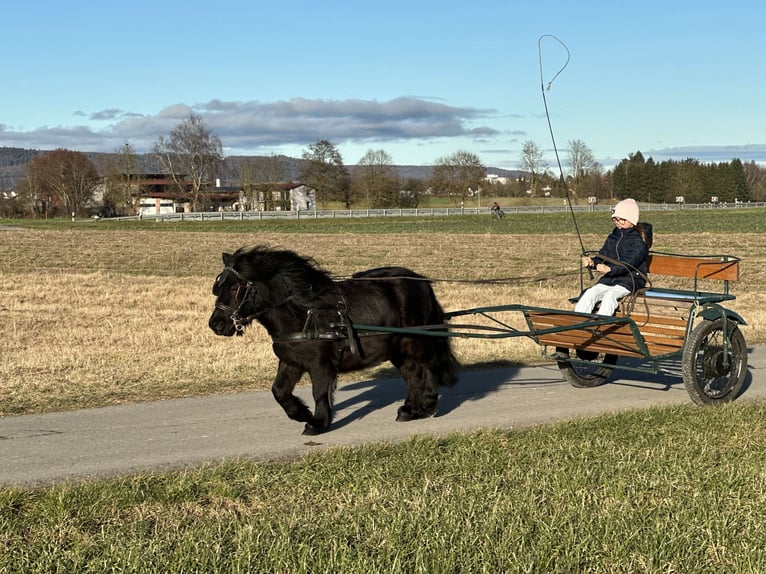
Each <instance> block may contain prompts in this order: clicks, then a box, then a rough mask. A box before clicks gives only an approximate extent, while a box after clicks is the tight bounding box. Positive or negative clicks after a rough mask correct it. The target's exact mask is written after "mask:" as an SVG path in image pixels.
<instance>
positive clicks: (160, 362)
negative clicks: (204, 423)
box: [0, 227, 766, 415]
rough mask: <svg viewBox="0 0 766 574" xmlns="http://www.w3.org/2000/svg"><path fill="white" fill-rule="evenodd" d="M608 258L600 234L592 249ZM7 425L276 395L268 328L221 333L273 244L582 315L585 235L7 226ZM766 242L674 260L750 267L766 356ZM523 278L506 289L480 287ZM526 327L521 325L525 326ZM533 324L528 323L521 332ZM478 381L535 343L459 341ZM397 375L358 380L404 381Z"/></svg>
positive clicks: (696, 240) (338, 263)
mask: <svg viewBox="0 0 766 574" xmlns="http://www.w3.org/2000/svg"><path fill="white" fill-rule="evenodd" d="M584 239H585V241H586V245H596V246H598V245H600V243H601V241H602V238H601V237H600V236H586V237H585V238H584ZM0 243H1V244H2V247H3V248H2V250H0V341H1V342H2V351H0V415H9V414H20V413H34V412H45V411H55V410H68V409H74V408H82V407H95V406H103V405H109V404H115V403H122V402H133V401H144V400H154V399H162V398H170V397H184V396H192V395H204V394H212V393H226V392H233V391H241V390H256V389H267V388H269V387H270V385H271V379H272V377H273V374H274V371H275V368H276V361H275V359H274V357H273V355H272V353H271V349H270V342H269V340H268V337H266V335H265V332H264V331H263V329H262V328H260V327H255V328H251V329H249V330H248V332H247V333H246V335H245V336H244V337H238V338H231V339H226V338H219V337H216V336H215V335H213V333H212V332H211V331H210V330H209V329H208V327H207V320H208V317H209V315H210V312H211V311H212V306H213V302H214V298H213V297H212V295H211V294H210V286H211V284H212V281H213V279H214V277H215V276H216V274H217V273H218V272H219V271H220V268H221V259H220V257H221V252H222V251H225V250H226V251H232V250H234V249H236V248H237V247H240V246H243V245H252V244H255V243H263V244H268V245H272V246H279V247H285V248H289V249H293V250H295V251H297V252H299V253H301V254H304V255H310V256H312V257H314V258H315V259H316V260H317V261H318V262H319V263H320V264H321V265H322V266H323V267H325V268H326V269H327V270H329V271H330V272H332V273H333V274H334V275H337V276H344V275H349V274H351V273H353V272H355V271H359V270H361V269H365V268H369V267H377V266H380V265H389V264H390V265H403V266H407V267H410V268H412V269H414V270H416V271H418V272H419V273H422V274H424V275H427V276H429V277H431V278H434V279H436V280H437V282H436V283H435V285H434V288H435V291H436V294H437V296H438V297H439V299H440V301H441V302H442V304H443V306H444V307H445V308H446V309H447V310H456V309H462V308H469V307H478V306H484V305H494V304H506V303H524V304H530V305H538V306H542V307H553V308H562V307H563V308H567V306H568V303H567V301H566V300H567V298H568V297H569V296H571V295H573V294H575V293H576V292H577V291H578V289H579V274H578V271H577V264H578V259H579V244H578V243H577V239H576V237H575V236H574V235H572V234H548V235H496V234H495V235H489V234H488V235H457V236H456V235H451V234H446V233H445V234H389V235H385V236H381V235H365V234H278V233H236V234H235V233H213V232H211V233H205V232H183V231H178V232H172V233H168V232H165V233H162V232H152V231H116V230H99V229H93V230H68V231H67V230H35V229H11V228H2V227H0ZM762 244H763V236H762V235H761V234H737V235H734V234H725V235H724V234H706V233H699V234H684V235H669V236H667V237H666V238H664V239H663V244H660V245H655V249H658V250H660V251H676V252H681V253H732V254H735V255H738V256H740V257H742V259H743V276H742V280H741V281H740V282H739V283H738V284H737V285H735V286H734V287H733V291H734V293H735V294H736V295H737V297H738V298H737V300H736V301H734V302H733V303H732V304H731V305H729V307H730V308H732V309H733V310H735V311H737V312H739V313H740V314H741V315H742V316H744V317H745V319H746V320H747V321H748V323H749V326H748V327H746V328H745V331H744V332H745V336H746V339H747V342H748V344H749V345H754V344H764V343H766V314H764V311H763V309H764V308H765V307H766V295H765V294H764V288H765V287H766V255H764V253H763V250H762ZM500 278H507V279H508V280H507V281H506V282H502V283H499V284H492V285H486V284H479V283H476V282H474V283H471V281H475V280H480V279H500ZM518 319H520V318H515V317H514V318H512V322H513V321H517V320H518ZM518 325H519V326H521V323H520V322H518ZM456 349H457V352H458V355H459V357H460V359H461V361H462V362H463V363H464V365H465V366H466V367H467V368H471V367H477V366H485V367H486V366H493V365H497V366H499V365H504V364H509V363H518V362H524V363H530V362H534V361H539V360H541V358H540V354H541V349H540V348H539V347H538V346H536V345H535V344H534V343H532V342H531V341H530V340H527V339H526V338H523V337H521V338H509V339H502V340H493V341H488V340H477V339H471V340H459V341H456ZM386 369H387V367H385V366H384V367H382V370H379V371H374V372H369V373H357V374H354V375H349V376H347V377H346V379H345V380H354V379H359V378H361V377H370V376H375V375H376V374H377V375H382V374H386V375H387V374H390V372H389V371H387V370H386Z"/></svg>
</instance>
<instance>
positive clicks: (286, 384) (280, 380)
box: [271, 361, 313, 423]
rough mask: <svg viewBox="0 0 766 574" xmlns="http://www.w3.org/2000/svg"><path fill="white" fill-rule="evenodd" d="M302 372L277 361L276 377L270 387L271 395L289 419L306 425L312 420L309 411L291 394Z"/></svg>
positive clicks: (304, 404) (297, 368)
mask: <svg viewBox="0 0 766 574" xmlns="http://www.w3.org/2000/svg"><path fill="white" fill-rule="evenodd" d="M304 372H305V371H304V370H303V369H301V368H299V367H293V366H290V365H288V364H286V363H285V362H284V361H279V367H277V376H276V377H275V378H274V384H273V385H271V393H272V394H273V395H274V398H275V399H276V401H277V402H278V403H279V404H280V406H281V407H282V408H283V409H284V410H285V413H286V414H287V416H288V417H289V418H291V419H293V420H295V421H299V422H302V423H308V422H310V421H311V420H312V419H313V417H312V415H311V411H310V410H309V408H308V407H307V406H306V403H304V402H303V401H302V400H301V399H299V398H298V397H296V396H295V395H294V394H293V390H294V389H295V385H297V384H298V381H300V379H301V377H302V376H303V373H304Z"/></svg>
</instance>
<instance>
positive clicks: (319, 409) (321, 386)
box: [303, 368, 338, 435]
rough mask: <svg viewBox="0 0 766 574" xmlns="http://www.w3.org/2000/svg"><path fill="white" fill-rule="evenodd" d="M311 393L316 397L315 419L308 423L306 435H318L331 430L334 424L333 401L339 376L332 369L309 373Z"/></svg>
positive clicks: (304, 432)
mask: <svg viewBox="0 0 766 574" xmlns="http://www.w3.org/2000/svg"><path fill="white" fill-rule="evenodd" d="M309 376H310V377H311V391H312V394H313V395H314V418H313V420H312V421H311V422H308V423H306V428H305V429H304V431H303V434H305V435H316V434H320V433H323V432H326V431H327V430H329V429H330V424H331V423H332V415H333V413H332V400H333V393H334V392H335V385H336V382H337V379H338V374H337V373H336V372H335V370H334V369H332V368H319V369H314V370H311V371H309Z"/></svg>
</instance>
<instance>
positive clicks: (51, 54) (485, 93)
mask: <svg viewBox="0 0 766 574" xmlns="http://www.w3.org/2000/svg"><path fill="white" fill-rule="evenodd" d="M2 14H3V17H2V33H1V34H0V47H2V53H3V62H4V65H3V67H2V71H1V72H0V77H2V88H1V89H0V146H14V147H23V148H32V149H55V148H57V147H64V148H68V149H74V150H79V151H104V152H112V151H114V150H116V149H117V148H119V147H121V146H122V145H123V144H124V143H126V142H127V143H130V144H131V145H133V147H134V148H135V149H136V151H139V152H145V151H148V150H149V149H151V147H152V145H153V144H154V143H155V142H156V141H157V138H158V137H159V136H163V135H164V136H167V135H168V134H169V133H170V130H172V128H173V127H174V126H175V125H177V124H178V123H179V122H180V121H182V120H183V119H184V118H185V117H188V115H189V114H190V113H196V114H200V115H201V116H202V117H203V118H204V119H205V122H206V124H207V125H208V127H209V128H210V129H211V130H212V131H213V132H214V133H215V134H216V135H218V136H219V137H220V138H221V141H222V142H223V145H224V151H225V154H226V155H250V154H259V155H260V154H262V155H269V154H286V155H290V156H294V157H300V155H301V153H302V151H303V150H304V149H306V148H307V147H308V145H310V144H311V143H314V142H315V141H317V140H319V139H328V140H330V141H332V142H333V143H334V144H335V145H336V146H337V147H338V149H339V150H340V152H341V154H342V155H343V159H344V161H345V163H347V164H355V163H357V162H358V161H359V160H360V159H361V157H362V156H363V155H364V154H365V152H366V151H368V150H370V149H374V150H380V149H382V150H385V151H386V152H388V153H389V155H391V157H392V160H393V162H394V163H396V164H414V165H429V164H432V163H434V162H435V161H436V160H437V159H439V158H442V157H445V156H448V155H451V154H453V153H455V152H456V151H461V150H465V151H469V152H472V153H475V154H476V155H478V156H479V157H480V158H481V160H482V161H483V162H484V164H485V165H487V166H495V167H503V168H507V169H515V168H518V166H519V160H520V157H521V148H522V145H523V143H524V142H525V141H528V140H531V141H534V142H535V143H537V144H538V146H540V148H541V149H543V150H545V154H546V159H547V161H548V162H549V163H550V164H551V165H552V166H553V165H554V161H555V157H554V156H553V154H552V145H551V137H550V133H549V131H548V124H547V121H546V119H545V115H544V111H545V108H544V102H543V96H542V86H541V77H540V67H539V59H538V42H539V39H540V38H541V37H542V36H545V35H553V36H556V37H557V38H559V39H560V40H561V41H562V42H564V43H565V44H566V46H567V47H568V49H569V51H570V54H571V60H570V62H569V64H568V66H567V67H566V68H565V69H564V70H563V72H562V73H561V74H560V75H559V76H558V77H557V78H556V80H555V81H554V82H553V84H552V86H551V88H550V90H549V91H547V92H546V98H547V102H548V107H549V110H550V113H551V122H552V126H553V130H554V135H555V140H556V143H557V145H558V147H559V152H560V154H561V155H562V161H564V160H565V156H566V151H565V150H566V147H567V144H568V142H569V141H571V140H575V139H579V140H582V141H583V142H584V143H585V144H586V145H587V146H588V147H589V148H590V149H591V150H592V151H593V153H594V155H595V156H596V158H597V159H598V161H600V162H601V163H602V164H603V165H605V166H606V167H610V166H612V165H614V164H615V163H617V162H619V161H620V159H622V158H623V157H627V156H628V155H629V154H630V153H633V152H635V151H637V150H640V151H641V152H642V153H643V154H644V155H645V156H652V157H654V158H655V159H656V160H658V161H661V160H663V159H667V158H675V159H686V158H689V157H693V158H697V159H699V160H701V161H703V162H705V163H707V162H714V161H716V162H717V161H729V160H731V159H732V158H734V157H737V158H740V159H742V160H743V161H750V160H754V161H756V162H766V119H764V118H765V117H766V116H765V115H764V114H763V105H764V97H765V96H766V89H764V82H765V81H766V75H765V74H764V67H765V65H764V62H765V61H766V33H764V31H763V26H764V23H766V4H763V3H760V2H753V1H752V0H748V1H744V0H729V1H728V2H721V1H716V2H711V1H708V0H696V1H687V0H679V1H675V2H674V1H671V0H663V1H658V0H649V1H645V2H611V1H610V2H607V1H584V2H573V1H571V0H567V1H564V0H556V1H554V0H538V1H536V2H529V1H525V2H521V1H519V2H517V1H513V0H472V1H470V2H466V1H463V2H454V1H452V0H438V1H437V0H434V1H431V0H409V1H402V0H387V1H386V2H361V1H359V0H325V1H324V2H317V1H308V0H295V1H292V2H291V1H286V0H218V1H216V2H202V1H199V0H184V1H176V0H172V1H163V0H152V1H151V2H150V1H146V0H133V1H131V2H117V1H114V0H102V1H101V2H92V1H91V0H87V1H85V0H71V1H68V2H60V1H55V2H53V1H49V0H43V1H41V2H12V3H8V4H6V5H4V6H3V8H2ZM565 59H566V52H565V50H564V49H563V48H562V47H561V46H560V45H559V44H558V43H557V42H556V41H554V40H551V39H545V40H543V41H542V61H543V83H547V81H548V80H550V79H551V78H552V77H553V76H554V74H555V73H556V72H557V71H558V70H559V69H560V68H561V66H562V65H563V64H564V62H565Z"/></svg>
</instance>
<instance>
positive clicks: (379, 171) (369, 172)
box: [354, 149, 399, 208]
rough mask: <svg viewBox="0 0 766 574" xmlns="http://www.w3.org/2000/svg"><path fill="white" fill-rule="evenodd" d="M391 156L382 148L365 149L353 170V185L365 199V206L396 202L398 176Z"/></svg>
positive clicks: (372, 206) (382, 205)
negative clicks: (365, 151)
mask: <svg viewBox="0 0 766 574" xmlns="http://www.w3.org/2000/svg"><path fill="white" fill-rule="evenodd" d="M392 161H393V160H392V159H391V156H390V155H388V153H386V152H385V151H384V150H382V149H379V150H372V149H370V150H367V153H366V154H364V156H363V157H362V159H360V160H359V163H358V164H357V167H356V169H355V170H354V185H355V187H356V189H358V190H359V192H360V195H362V196H363V197H365V198H366V199H367V207H368V208H375V207H393V206H395V205H397V204H398V202H397V194H398V184H399V178H398V177H397V175H396V172H395V171H394V168H393V163H392Z"/></svg>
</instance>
